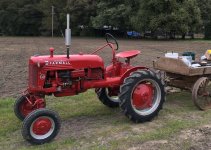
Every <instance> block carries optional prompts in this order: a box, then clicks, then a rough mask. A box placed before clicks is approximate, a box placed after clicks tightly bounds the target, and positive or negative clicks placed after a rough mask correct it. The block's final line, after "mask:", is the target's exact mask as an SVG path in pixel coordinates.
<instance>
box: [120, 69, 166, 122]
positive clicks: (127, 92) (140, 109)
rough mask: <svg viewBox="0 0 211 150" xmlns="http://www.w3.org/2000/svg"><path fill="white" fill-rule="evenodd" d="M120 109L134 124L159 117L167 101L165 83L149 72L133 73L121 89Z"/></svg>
mask: <svg viewBox="0 0 211 150" xmlns="http://www.w3.org/2000/svg"><path fill="white" fill-rule="evenodd" d="M119 99H120V108H121V109H122V110H123V112H124V114H125V115H126V116H127V117H128V118H129V119H130V120H132V121H133V122H145V121H150V120H152V119H153V118H154V117H155V116H157V115H158V112H159V111H160V110H161V109H162V106H163V103H164V101H165V91H164V83H162V81H161V79H160V78H159V76H157V75H156V74H155V73H154V72H152V71H149V70H141V71H136V72H133V73H132V74H131V75H130V76H129V77H127V78H126V79H125V80H124V83H123V85H122V86H121V87H120V95H119Z"/></svg>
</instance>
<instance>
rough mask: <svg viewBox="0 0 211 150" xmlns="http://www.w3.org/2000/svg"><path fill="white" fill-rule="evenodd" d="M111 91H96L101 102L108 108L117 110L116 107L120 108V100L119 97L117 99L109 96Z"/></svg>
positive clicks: (99, 89)
mask: <svg viewBox="0 0 211 150" xmlns="http://www.w3.org/2000/svg"><path fill="white" fill-rule="evenodd" d="M108 90H109V89H108V88H98V89H96V90H95V92H96V93H97V96H98V98H99V100H100V101H101V102H102V103H103V104H104V105H106V106H108V107H111V108H115V107H119V98H118V96H115V97H113V96H112V97H111V96H109V94H108V93H109V91H108Z"/></svg>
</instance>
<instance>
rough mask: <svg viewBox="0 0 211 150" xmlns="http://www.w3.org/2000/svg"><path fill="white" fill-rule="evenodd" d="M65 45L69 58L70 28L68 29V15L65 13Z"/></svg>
mask: <svg viewBox="0 0 211 150" xmlns="http://www.w3.org/2000/svg"><path fill="white" fill-rule="evenodd" d="M65 45H66V47H67V58H68V59H69V58H70V56H69V55H70V45H71V29H70V15H69V14H67V29H65Z"/></svg>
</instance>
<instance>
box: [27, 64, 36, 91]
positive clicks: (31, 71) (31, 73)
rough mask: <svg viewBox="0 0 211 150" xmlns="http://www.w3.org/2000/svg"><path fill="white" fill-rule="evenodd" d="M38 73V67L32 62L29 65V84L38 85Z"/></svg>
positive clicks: (31, 85)
mask: <svg viewBox="0 0 211 150" xmlns="http://www.w3.org/2000/svg"><path fill="white" fill-rule="evenodd" d="M37 73H38V68H37V66H36V65H34V64H30V66H29V86H30V87H37Z"/></svg>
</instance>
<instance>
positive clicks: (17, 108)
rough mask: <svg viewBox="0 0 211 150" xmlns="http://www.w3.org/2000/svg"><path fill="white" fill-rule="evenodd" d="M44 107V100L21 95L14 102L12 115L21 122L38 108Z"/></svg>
mask: <svg viewBox="0 0 211 150" xmlns="http://www.w3.org/2000/svg"><path fill="white" fill-rule="evenodd" d="M45 106H46V103H45V100H44V98H40V97H37V96H30V95H29V94H27V95H22V96H21V97H19V98H18V99H17V100H16V101H15V104H14V113H15V115H16V117H17V118H18V119H20V120H21V121H23V120H24V118H25V117H26V116H27V115H28V114H29V113H31V112H32V111H34V110H36V109H39V108H45Z"/></svg>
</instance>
